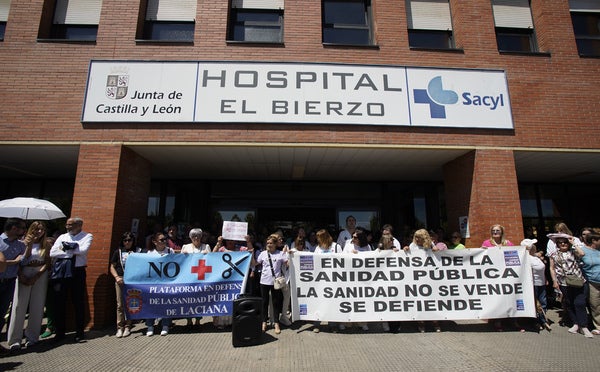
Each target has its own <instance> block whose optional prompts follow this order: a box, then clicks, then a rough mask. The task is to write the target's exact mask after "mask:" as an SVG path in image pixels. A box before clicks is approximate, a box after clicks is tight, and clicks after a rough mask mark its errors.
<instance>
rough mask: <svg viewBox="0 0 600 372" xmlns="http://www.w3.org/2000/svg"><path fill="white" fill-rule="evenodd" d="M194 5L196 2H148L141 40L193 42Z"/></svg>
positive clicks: (158, 0) (183, 0)
mask: <svg viewBox="0 0 600 372" xmlns="http://www.w3.org/2000/svg"><path fill="white" fill-rule="evenodd" d="M196 3H197V1H196V0H148V2H147V3H146V18H145V21H144V28H143V31H142V37H141V38H142V39H144V40H154V41H171V42H193V41H194V27H195V20H196ZM143 5H144V2H142V6H143Z"/></svg>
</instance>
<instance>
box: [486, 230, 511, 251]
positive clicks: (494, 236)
mask: <svg viewBox="0 0 600 372" xmlns="http://www.w3.org/2000/svg"><path fill="white" fill-rule="evenodd" d="M490 235H491V237H490V238H489V239H488V240H485V241H484V242H483V243H482V244H481V248H491V247H510V246H513V245H514V244H513V243H512V242H511V241H510V240H508V239H506V237H505V236H504V226H502V225H494V226H492V227H491V228H490Z"/></svg>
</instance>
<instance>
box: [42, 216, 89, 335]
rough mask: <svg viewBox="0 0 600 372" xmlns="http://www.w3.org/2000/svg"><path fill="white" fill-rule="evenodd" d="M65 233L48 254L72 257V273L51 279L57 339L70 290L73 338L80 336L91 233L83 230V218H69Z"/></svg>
mask: <svg viewBox="0 0 600 372" xmlns="http://www.w3.org/2000/svg"><path fill="white" fill-rule="evenodd" d="M65 227H66V229H67V232H66V233H65V234H62V235H61V236H59V237H58V238H57V239H56V241H55V242H54V245H53V246H52V249H51V250H50V257H52V258H54V259H58V258H63V259H74V260H75V263H74V268H73V273H72V274H73V275H72V276H71V277H70V278H61V279H54V282H53V284H52V285H53V289H54V292H55V293H54V299H55V311H56V312H55V314H56V319H55V320H56V336H55V340H57V341H60V340H61V339H63V338H64V337H65V323H66V319H65V315H66V311H65V306H66V302H67V293H68V292H69V291H70V292H71V300H72V302H73V306H74V308H75V341H76V342H79V341H81V340H83V339H84V333H83V332H84V328H85V301H86V292H87V286H86V271H85V268H86V266H87V254H88V250H89V249H90V246H91V245H92V240H93V236H92V234H90V233H88V232H85V231H83V219H81V218H79V217H71V218H69V219H68V220H67V223H66V224H65Z"/></svg>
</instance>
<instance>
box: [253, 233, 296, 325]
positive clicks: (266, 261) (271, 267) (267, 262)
mask: <svg viewBox="0 0 600 372" xmlns="http://www.w3.org/2000/svg"><path fill="white" fill-rule="evenodd" d="M279 238H280V237H279V236H278V235H276V234H272V235H269V237H268V238H267V249H266V250H264V251H262V252H261V253H260V255H259V256H258V258H257V259H256V263H257V264H259V265H262V267H263V269H262V273H261V279H260V288H261V295H262V299H263V323H262V330H263V332H266V331H267V320H268V318H269V315H268V312H269V296H271V298H272V300H273V312H274V313H273V319H274V327H275V333H276V334H279V333H281V328H280V326H279V317H280V314H281V313H282V307H283V293H282V292H281V289H275V287H274V283H275V279H276V278H278V277H281V276H283V272H282V267H283V266H284V265H285V266H287V265H288V256H287V254H286V253H285V252H282V251H280V250H279V249H277V243H278V241H279Z"/></svg>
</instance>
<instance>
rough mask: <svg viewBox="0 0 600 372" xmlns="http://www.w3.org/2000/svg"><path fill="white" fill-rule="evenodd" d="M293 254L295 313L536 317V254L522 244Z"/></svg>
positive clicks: (325, 317) (301, 316)
mask: <svg viewBox="0 0 600 372" xmlns="http://www.w3.org/2000/svg"><path fill="white" fill-rule="evenodd" d="M290 261H291V262H290V267H291V271H290V272H291V288H292V305H293V307H292V313H293V319H294V320H318V321H338V322H353V321H401V320H465V319H492V318H513V317H535V302H534V296H533V282H532V274H531V266H530V264H529V256H528V253H527V252H526V251H525V249H524V248H523V247H520V246H518V247H500V248H490V249H481V248H476V249H462V250H456V251H454V250H447V251H440V252H432V251H431V250H419V251H416V252H404V251H400V252H393V251H382V252H366V253H359V254H303V253H295V254H293V256H292V257H291V260H290Z"/></svg>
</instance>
